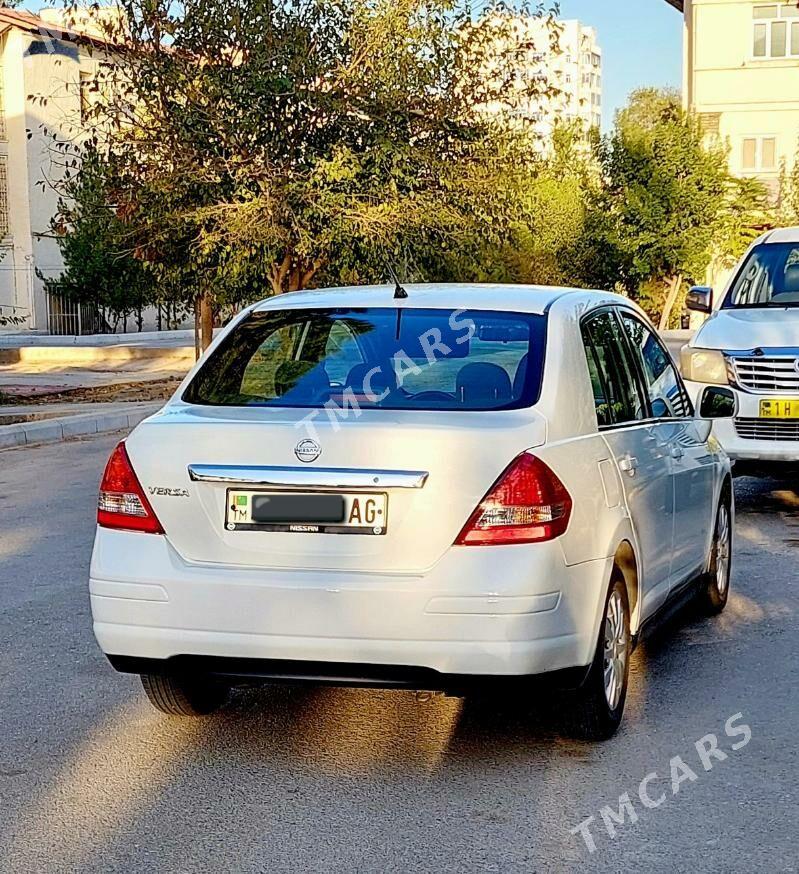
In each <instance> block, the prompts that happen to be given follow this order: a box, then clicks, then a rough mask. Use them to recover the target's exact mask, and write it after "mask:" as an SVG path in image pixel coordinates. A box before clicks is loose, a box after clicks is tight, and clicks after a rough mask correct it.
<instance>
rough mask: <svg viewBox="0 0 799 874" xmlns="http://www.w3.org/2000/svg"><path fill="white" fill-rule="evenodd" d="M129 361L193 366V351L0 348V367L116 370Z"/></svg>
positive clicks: (177, 348)
mask: <svg viewBox="0 0 799 874" xmlns="http://www.w3.org/2000/svg"><path fill="white" fill-rule="evenodd" d="M130 361H150V362H158V363H159V364H160V365H162V366H164V365H167V364H169V365H175V366H176V367H175V369H186V370H188V369H189V368H190V367H193V366H194V347H193V346H191V347H188V346H21V347H17V348H8V347H7V348H3V347H0V364H17V365H19V364H33V365H36V364H38V365H51V366H58V367H87V366H89V367H91V366H96V365H98V364H107V365H115V366H119V365H120V364H125V363H127V362H130Z"/></svg>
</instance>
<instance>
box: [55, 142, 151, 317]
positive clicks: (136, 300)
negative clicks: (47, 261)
mask: <svg viewBox="0 0 799 874" xmlns="http://www.w3.org/2000/svg"><path fill="white" fill-rule="evenodd" d="M111 190H112V189H111V186H110V185H109V169H108V164H107V161H106V160H105V159H104V158H103V157H102V156H101V155H99V154H98V153H97V151H96V150H95V149H93V148H92V147H91V146H89V147H87V148H86V149H85V151H84V153H83V156H82V162H81V172H80V173H79V174H77V175H74V176H71V177H69V178H68V179H67V180H66V182H65V183H64V186H63V192H62V194H63V196H62V197H61V198H60V200H59V205H58V213H57V216H56V218H55V219H54V221H53V223H52V230H53V232H54V234H55V236H56V239H57V241H58V245H59V248H60V249H61V255H62V257H63V260H64V265H65V269H64V272H63V273H62V274H61V276H59V278H58V279H45V285H46V287H47V289H48V291H53V292H58V293H61V294H65V295H66V296H67V297H69V298H70V299H72V300H74V301H77V302H79V303H92V304H95V305H96V306H97V307H98V308H99V310H100V313H101V314H102V319H103V321H104V322H105V321H106V318H107V319H108V320H110V324H111V328H112V330H116V329H117V327H118V325H119V322H120V321H121V322H122V323H123V326H124V328H123V329H127V319H128V316H129V315H131V314H132V313H135V314H136V315H137V323H138V327H139V330H141V326H142V320H141V318H142V317H141V313H142V309H143V308H144V307H145V306H148V305H149V304H153V303H156V302H157V292H156V288H157V286H156V278H155V275H154V274H153V272H152V271H151V270H149V269H148V268H147V265H146V264H145V263H144V262H143V261H142V260H140V259H137V258H135V257H134V253H133V251H132V249H131V244H130V235H129V231H128V228H127V226H126V224H125V222H124V221H123V220H122V219H121V218H120V216H119V214H118V211H117V208H116V205H115V204H114V202H113V200H111V199H110V196H111Z"/></svg>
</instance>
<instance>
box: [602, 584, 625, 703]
mask: <svg viewBox="0 0 799 874" xmlns="http://www.w3.org/2000/svg"><path fill="white" fill-rule="evenodd" d="M627 651H628V646H627V626H626V624H625V621H624V603H623V602H622V598H621V595H620V594H619V593H618V592H616V591H613V592H611V595H610V598H609V599H608V607H607V611H606V613H605V652H604V679H605V699H606V700H607V702H608V706H609V707H610V709H611V710H615V709H616V707H617V706H618V704H619V699H620V698H621V693H622V689H623V688H624V677H625V672H626V667H627Z"/></svg>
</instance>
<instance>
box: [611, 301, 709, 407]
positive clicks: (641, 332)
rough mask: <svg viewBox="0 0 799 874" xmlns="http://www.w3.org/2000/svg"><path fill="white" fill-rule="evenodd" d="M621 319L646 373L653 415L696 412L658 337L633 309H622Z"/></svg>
mask: <svg viewBox="0 0 799 874" xmlns="http://www.w3.org/2000/svg"><path fill="white" fill-rule="evenodd" d="M621 321H622V324H623V325H624V330H625V332H626V334H627V336H628V337H629V338H630V342H631V344H632V347H633V352H634V354H635V356H636V358H637V359H638V364H639V366H640V368H641V372H642V373H643V375H644V381H645V383H646V390H647V394H648V395H649V404H650V406H651V407H652V415H653V416H654V417H655V418H656V419H672V418H678V419H679V418H683V417H685V416H690V415H692V414H693V409H692V407H691V401H690V399H689V398H688V394H687V392H686V390H685V386H684V385H683V383H682V380H681V379H680V377H679V376H678V374H677V369H676V368H675V366H674V364H673V363H672V361H671V358H670V357H669V355H668V353H667V352H666V350H665V349H664V348H663V344H662V343H661V342H660V340H659V339H658V337H656V336H655V334H654V332H653V331H651V330H650V329H649V328H647V326H646V325H645V324H644V323H643V322H642V321H641V320H640V319H637V318H636V317H635V316H633V315H631V314H630V313H625V312H623V313H621Z"/></svg>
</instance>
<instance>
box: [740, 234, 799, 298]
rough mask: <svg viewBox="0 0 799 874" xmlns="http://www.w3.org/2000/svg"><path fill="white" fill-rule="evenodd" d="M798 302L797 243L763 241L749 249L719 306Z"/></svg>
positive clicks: (798, 268) (798, 244)
mask: <svg viewBox="0 0 799 874" xmlns="http://www.w3.org/2000/svg"><path fill="white" fill-rule="evenodd" d="M767 306H772V307H795V306H799V243H766V244H764V245H762V246H758V247H757V248H755V249H753V250H752V252H751V253H750V254H749V257H748V258H747V259H746V261H745V263H744V265H743V267H742V268H741V270H740V272H739V273H738V275H737V276H736V278H735V282H734V283H733V285H732V288H731V289H730V293H729V294H728V295H727V299H726V300H725V301H724V304H723V308H724V309H730V308H736V307H767Z"/></svg>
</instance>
